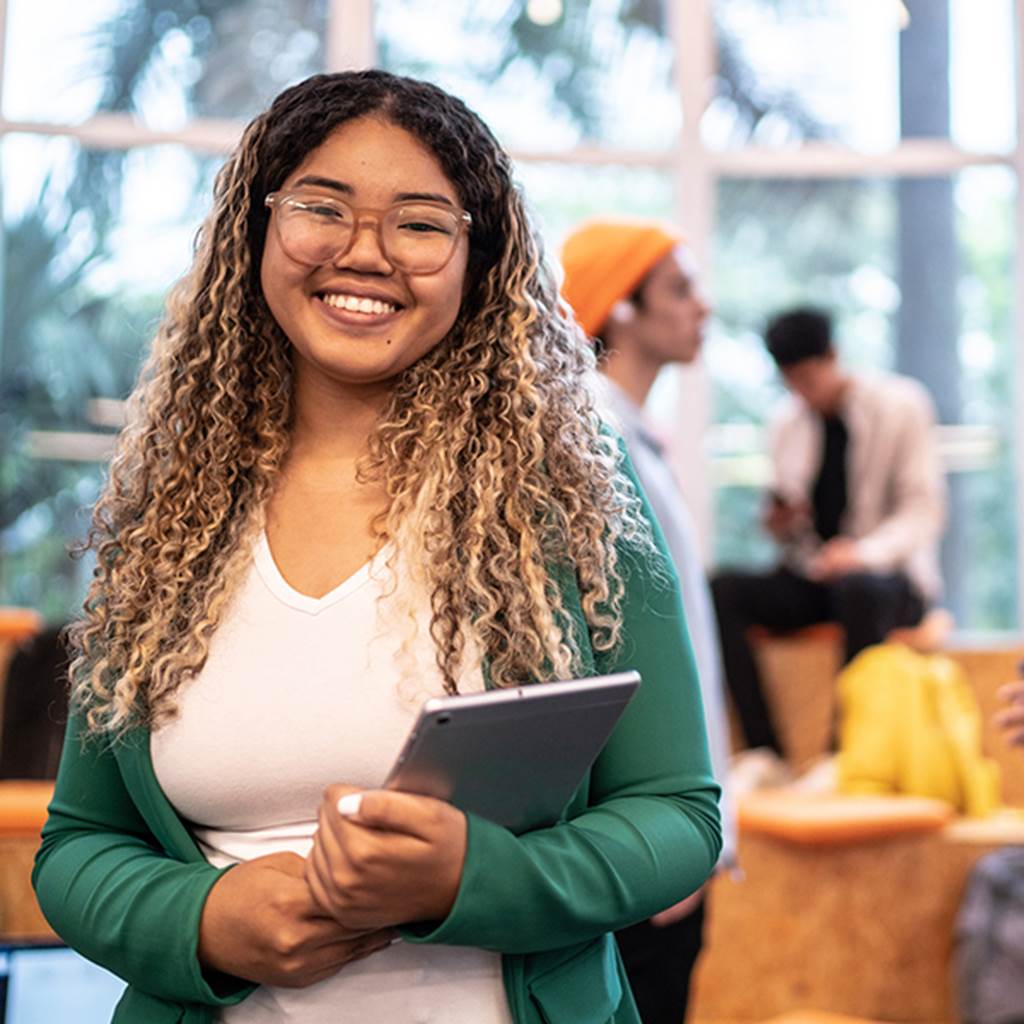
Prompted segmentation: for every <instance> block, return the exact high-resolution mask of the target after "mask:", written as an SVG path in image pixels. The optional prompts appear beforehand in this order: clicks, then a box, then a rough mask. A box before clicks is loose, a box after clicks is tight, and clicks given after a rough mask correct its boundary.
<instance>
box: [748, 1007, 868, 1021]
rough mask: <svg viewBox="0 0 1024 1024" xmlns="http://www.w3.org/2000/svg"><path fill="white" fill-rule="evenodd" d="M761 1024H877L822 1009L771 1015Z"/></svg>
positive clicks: (862, 1018) (863, 1018)
mask: <svg viewBox="0 0 1024 1024" xmlns="http://www.w3.org/2000/svg"><path fill="white" fill-rule="evenodd" d="M763 1024H879V1022H878V1021H872V1020H868V1019H867V1018H866V1017H847V1016H846V1015H845V1014H842V1013H826V1012H825V1011H824V1010H794V1011H793V1012H792V1013H784V1014H782V1016H780V1017H772V1018H771V1020H767V1021H764V1022H763Z"/></svg>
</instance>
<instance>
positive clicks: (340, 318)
mask: <svg viewBox="0 0 1024 1024" xmlns="http://www.w3.org/2000/svg"><path fill="white" fill-rule="evenodd" d="M313 301H314V303H315V304H316V307H317V309H318V310H319V311H320V315H321V316H323V317H325V318H326V319H327V320H328V321H330V322H331V323H333V324H338V325H340V326H344V327H355V328H362V329H364V330H365V329H367V328H371V329H372V328H375V327H385V326H388V325H390V324H392V323H394V322H395V320H396V319H397V318H398V317H399V316H400V315H401V313H402V310H403V308H404V307H402V306H398V307H397V308H396V307H392V308H390V309H388V310H387V311H386V312H381V313H373V312H369V313H364V312H362V311H361V310H356V309H344V308H339V307H337V306H333V305H331V304H330V303H329V302H325V301H324V300H323V298H322V297H321V296H319V295H316V296H314V299H313ZM379 305H382V303H381V304H379Z"/></svg>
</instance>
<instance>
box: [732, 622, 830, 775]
mask: <svg viewBox="0 0 1024 1024" xmlns="http://www.w3.org/2000/svg"><path fill="white" fill-rule="evenodd" d="M747 636H748V638H749V640H750V644H751V647H752V648H753V651H754V657H755V658H756V659H757V663H758V668H759V669H760V670H761V679H762V681H763V683H764V688H765V699H766V700H767V701H768V706H769V707H770V708H771V709H772V714H773V716H774V719H775V727H776V729H777V730H778V734H779V740H780V742H781V743H782V748H783V750H784V751H785V752H786V759H787V760H788V761H789V762H790V764H792V765H793V766H794V767H795V768H797V769H798V770H799V769H803V768H806V767H807V766H808V765H810V764H812V763H813V762H814V761H815V759H816V758H818V757H820V756H821V755H822V754H824V753H826V752H827V751H828V747H829V739H830V737H831V735H832V722H833V717H834V715H835V706H836V700H835V678H836V675H837V674H838V672H839V668H840V666H841V665H842V661H843V630H842V629H841V628H840V626H839V625H838V624H837V623H835V622H820V623H817V624H815V625H813V626H806V627H805V628H803V629H798V630H794V631H793V632H791V633H772V632H771V631H770V630H767V629H764V628H763V627H761V626H753V627H751V629H750V630H748V632H747ZM740 739H741V738H740V737H739V736H736V735H734V741H737V742H735V744H734V749H739V748H742V747H743V746H744V743H743V742H742V741H740Z"/></svg>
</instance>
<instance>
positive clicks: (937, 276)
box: [705, 168, 1018, 629]
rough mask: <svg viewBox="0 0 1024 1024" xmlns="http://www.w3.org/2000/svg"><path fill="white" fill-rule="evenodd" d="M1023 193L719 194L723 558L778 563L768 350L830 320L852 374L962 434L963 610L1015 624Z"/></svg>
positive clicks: (970, 175) (958, 452) (955, 576)
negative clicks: (766, 534)
mask: <svg viewBox="0 0 1024 1024" xmlns="http://www.w3.org/2000/svg"><path fill="white" fill-rule="evenodd" d="M1015 203H1016V194H1015V187H1014V179H1013V177H1012V175H1011V174H1010V172H1009V171H1007V170H1005V169H1003V168H979V169H972V170H969V171H965V172H963V173H961V174H959V175H957V176H956V177H955V178H939V179H926V180H909V181H900V182H893V181H727V182H723V183H722V184H721V186H720V190H719V196H718V211H719V217H720V221H719V231H718V237H717V240H716V251H715V257H714V274H713V280H714V286H715V309H716V324H715V328H714V330H713V332H712V337H711V339H710V341H709V343H708V344H707V346H706V347H705V352H706V358H707V362H708V366H709V368H710V372H711V375H712V379H713V381H714V385H715V419H716V421H717V423H718V426H717V427H716V428H715V429H714V430H713V432H712V454H713V457H714V459H715V467H716V476H717V480H718V484H719V486H718V490H717V507H716V530H717V540H716V543H717V559H718V561H719V562H720V563H723V564H725V563H728V564H749V563H760V564H765V563H767V562H769V561H770V560H771V558H772V555H773V552H772V550H771V547H770V545H769V544H768V543H767V541H766V540H764V539H763V538H762V537H761V536H760V534H759V531H758V528H757V510H758V506H759V502H760V499H761V494H762V491H763V487H764V485H765V483H766V480H767V476H766V470H767V464H766V462H765V460H764V457H763V452H762V445H763V434H762V431H761V429H760V425H761V424H762V423H763V422H764V420H765V418H766V416H767V414H768V411H769V410H770V409H771V407H772V405H773V404H774V402H775V401H776V399H777V398H778V397H779V396H780V395H781V391H780V388H779V384H778V381H777V375H776V373H775V371H774V367H773V366H772V364H771V361H770V360H769V358H768V357H767V355H766V354H765V352H764V349H763V344H762V341H761V333H762V331H763V327H764V323H765V321H766V319H767V318H768V317H769V316H771V315H772V314H773V313H775V312H778V311H779V310H782V309H785V308H787V307H790V306H793V305H797V304H812V305H817V306H823V307H825V308H828V309H830V310H831V311H832V312H833V313H834V315H835V317H836V335H837V340H838V347H839V351H840V356H841V358H842V360H843V362H844V364H845V365H847V366H849V367H851V368H863V369H869V368H872V367H874V368H882V369H884V368H889V369H894V370H897V371H899V372H905V373H909V374H911V375H912V376H916V377H918V378H919V379H921V380H922V381H923V382H924V383H925V384H926V386H927V387H928V388H929V390H930V391H931V393H932V395H933V398H934V399H935V402H936V405H937V407H938V410H939V418H940V421H941V422H942V423H943V424H944V425H945V429H944V431H943V442H942V447H943V451H944V455H945V458H946V466H947V471H948V479H949V484H950V494H951V505H950V509H951V512H950V524H949V527H948V529H947V533H946V538H945V542H944V547H943V572H944V575H945V578H946V584H947V589H948V594H947V597H946V602H945V603H947V604H948V605H949V607H951V608H952V609H953V611H954V613H955V615H956V617H957V621H958V623H959V624H960V626H961V627H964V628H971V629H993V628H1012V627H1013V626H1014V625H1015V623H1016V621H1017V620H1016V615H1017V611H1016V594H1015V588H1016V579H1015V577H1014V574H1013V573H1007V572H1006V566H1007V565H1012V564H1015V559H1016V551H1017V543H1018V542H1017V537H1016V528H1015V522H1014V520H1015V508H1016V506H1015V502H1014V499H1013V494H1014V492H1015V490H1016V480H1015V473H1014V453H1013V446H1014V438H1015V429H1016V428H1015V425H1014V407H1013V397H1012V382H1013V380H1014V379H1015V370H1014V358H1015V356H1014V347H1013V346H1014V341H1013V330H1012V319H1013V309H1012V287H1011V283H1012V265H1013V261H1014V259H1015V256H1016V253H1015V251H1014V236H1013V224H1014V222H1015Z"/></svg>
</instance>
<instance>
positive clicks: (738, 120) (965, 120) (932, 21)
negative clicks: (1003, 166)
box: [701, 0, 1016, 150]
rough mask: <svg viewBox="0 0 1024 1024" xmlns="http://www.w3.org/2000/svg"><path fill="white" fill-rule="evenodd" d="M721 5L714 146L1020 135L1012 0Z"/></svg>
mask: <svg viewBox="0 0 1024 1024" xmlns="http://www.w3.org/2000/svg"><path fill="white" fill-rule="evenodd" d="M713 10H714V17H715V26H716V31H717V36H718V62H719V75H718V79H717V81H716V85H715V98H714V100H713V101H712V103H711V105H710V107H709V109H708V111H707V113H706V115H705V118H704V121H703V123H702V125H701V128H702V132H703V135H704V137H705V139H706V141H707V142H708V143H709V144H710V145H711V146H714V147H716V148H729V147H732V146H739V145H743V144H746V143H753V144H759V145H765V146H785V145H791V144H794V143H797V142H799V141H800V140H802V139H814V138H819V139H829V140H832V141H836V142H841V143H845V144H847V145H850V146H854V147H857V148H862V149H868V150H871V149H880V148H886V147H889V146H893V145H895V144H896V143H897V142H898V141H899V139H900V137H901V136H902V137H904V138H913V137H922V136H929V137H940V138H951V139H952V140H953V141H954V142H956V143H957V144H958V145H960V146H963V147H964V148H966V149H976V150H1006V149H1009V148H1011V147H1012V146H1013V144H1014V139H1015V129H1014V123H1015V116H1016V115H1015V110H1014V100H1013V97H1014V91H1015V87H1014V70H1013V59H1014V57H1013V39H1014V17H1013V3H1012V0H949V2H948V3H947V2H944V0H906V2H905V4H904V5H901V4H900V3H897V2H896V0H891V2H885V3H861V2H853V0H730V2H729V3H720V4H718V3H716V4H714V5H713ZM904 10H905V11H906V12H908V13H909V22H907V23H906V24H905V27H904V28H902V29H901V27H900V26H901V17H902V13H903V11H904ZM808 54H813V55H814V59H813V60H808V59H807V55H808ZM901 108H902V109H901Z"/></svg>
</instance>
